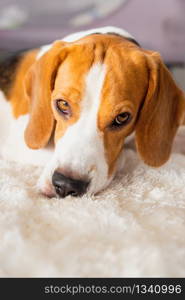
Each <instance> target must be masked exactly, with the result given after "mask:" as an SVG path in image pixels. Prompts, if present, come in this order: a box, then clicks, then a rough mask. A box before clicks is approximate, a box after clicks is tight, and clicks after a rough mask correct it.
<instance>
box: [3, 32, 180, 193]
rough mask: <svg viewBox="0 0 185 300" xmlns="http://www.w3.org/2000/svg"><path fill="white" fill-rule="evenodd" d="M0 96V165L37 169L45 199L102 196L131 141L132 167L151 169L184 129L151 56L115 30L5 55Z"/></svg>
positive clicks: (169, 82)
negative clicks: (135, 156) (136, 159)
mask: <svg viewBox="0 0 185 300" xmlns="http://www.w3.org/2000/svg"><path fill="white" fill-rule="evenodd" d="M0 89H1V90H2V92H3V94H4V96H5V97H6V99H7V100H8V101H7V100H6V101H5V100H3V99H2V97H1V100H0V108H1V109H0V122H1V124H0V128H1V129H0V131H1V132H0V136H1V137H0V139H1V155H2V156H3V157H4V158H5V159H14V160H16V161H21V162H22V163H26V164H27V163H32V164H35V165H42V166H43V173H42V175H41V177H40V179H39V181H38V187H39V190H40V191H41V192H42V193H43V194H45V195H46V196H48V197H53V196H59V197H66V196H67V195H72V196H81V195H83V194H85V193H87V192H88V193H91V194H94V193H97V192H99V191H101V190H102V189H104V188H106V187H107V186H108V184H109V183H110V182H111V180H112V179H113V177H114V176H115V174H116V172H117V170H118V169H120V168H123V166H124V150H123V145H124V141H125V140H126V138H127V137H128V136H130V135H131V134H132V133H135V142H136V147H137V151H138V153H139V155H140V157H141V159H142V160H143V161H144V162H145V163H146V164H148V165H150V166H153V167H159V166H161V165H162V164H164V163H165V162H166V161H167V160H168V158H169V156H170V152H171V147H172V143H173V139H174V136H175V134H176V131H177V129H178V127H179V125H182V124H183V123H184V117H185V97H184V94H183V92H182V91H181V90H180V89H179V88H178V87H177V85H176V83H175V82H174V80H173V78H172V76H171V74H170V72H169V71H168V69H167V68H166V67H165V65H164V63H163V62H162V59H161V57H160V55H159V54H158V53H157V52H153V51H149V50H145V49H143V48H142V47H140V45H139V44H138V43H137V42H136V41H135V39H134V38H133V37H132V36H131V35H130V34H129V33H128V32H126V31H124V30H122V29H120V28H115V27H104V28H98V29H93V30H89V31H85V32H79V33H76V34H72V35H70V36H68V37H65V38H64V39H63V40H57V41H55V42H54V43H53V44H51V45H47V46H44V47H41V48H39V49H33V50H29V51H23V52H22V53H18V54H14V55H8V57H6V58H4V59H3V60H2V61H1V63H0Z"/></svg>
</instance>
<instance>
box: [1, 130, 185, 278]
mask: <svg viewBox="0 0 185 300" xmlns="http://www.w3.org/2000/svg"><path fill="white" fill-rule="evenodd" d="M178 139H179V141H180V145H182V144H184V145H185V143H184V141H185V134H184V136H183V132H182V133H181V135H180V136H179V138H178ZM178 139H177V141H178ZM179 141H178V142H179ZM177 144H178V143H177ZM177 148H178V147H177ZM180 148H181V147H180ZM180 148H178V149H177V152H182V149H180ZM184 148H185V146H184ZM179 149H180V150H179ZM177 152H175V150H174V152H173V154H172V156H171V159H170V161H169V162H168V163H167V164H166V165H164V166H163V167H161V168H158V169H154V168H150V167H148V166H146V165H144V164H143V163H142V162H141V161H140V160H139V158H138V156H137V154H136V152H135V151H134V150H132V149H127V150H126V151H125V155H126V157H127V159H126V162H127V163H126V166H125V169H124V171H123V173H122V174H121V173H120V174H118V176H117V177H116V178H115V180H114V181H113V182H112V184H111V185H110V186H109V188H108V189H106V190H105V191H103V192H101V193H100V194H99V195H97V196H94V197H91V198H90V197H87V196H84V197H82V198H72V197H70V196H69V197H67V198H65V199H62V200H59V199H46V198H45V197H43V196H41V195H38V194H37V192H36V191H35V188H34V186H35V184H36V180H37V178H38V176H39V174H40V172H41V169H40V168H35V167H32V166H26V167H25V166H23V165H20V164H17V163H13V162H6V161H3V160H0V174H1V175H0V276H8V277H9V276H15V277H20V276H23V277H32V276H34V277H38V276H44V277H45V276H51V277H53V276H61V277H72V276H74V277H82V276H84V277H90V276H93V277H115V276H120V277H132V276H136V277H140V276H142V277H143V276H164V277H167V276H168V277H172V276H173V277H177V276H181V277H183V276H185V156H184V155H183V154H182V153H177Z"/></svg>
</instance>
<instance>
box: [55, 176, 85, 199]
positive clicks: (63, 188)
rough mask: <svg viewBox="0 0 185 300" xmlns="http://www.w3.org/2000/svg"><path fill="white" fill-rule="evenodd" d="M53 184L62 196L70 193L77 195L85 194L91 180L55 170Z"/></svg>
mask: <svg viewBox="0 0 185 300" xmlns="http://www.w3.org/2000/svg"><path fill="white" fill-rule="evenodd" d="M52 184H53V186H54V188H55V191H56V193H57V194H58V195H59V196H60V197H62V198H64V197H66V196H68V195H72V196H75V197H76V196H81V195H83V194H85V192H86V191H87V187H88V184H89V182H87V181H82V180H76V179H72V178H69V177H66V176H64V175H63V174H61V173H59V172H54V174H53V176H52Z"/></svg>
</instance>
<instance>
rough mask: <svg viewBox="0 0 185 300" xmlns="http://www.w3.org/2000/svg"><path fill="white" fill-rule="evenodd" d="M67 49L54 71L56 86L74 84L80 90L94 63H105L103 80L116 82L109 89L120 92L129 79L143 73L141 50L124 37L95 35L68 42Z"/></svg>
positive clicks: (131, 79)
mask: <svg viewBox="0 0 185 300" xmlns="http://www.w3.org/2000/svg"><path fill="white" fill-rule="evenodd" d="M67 51H68V55H67V56H66V59H65V61H64V62H63V63H62V64H61V66H60V67H59V70H58V73H57V78H56V87H58V88H59V87H62V88H63V89H65V88H67V87H69V88H70V87H71V86H76V87H78V89H79V90H80V91H81V90H82V86H83V85H84V84H85V79H86V76H87V74H88V73H89V71H90V69H91V68H92V66H93V65H95V64H97V63H99V64H104V65H105V66H106V82H107V81H111V82H112V83H113V82H114V83H115V84H114V85H113V86H112V87H111V90H112V92H113V89H114V90H115V92H119V91H120V89H122V88H123V87H124V86H125V85H127V91H128V89H129V86H131V82H132V81H134V80H136V78H137V77H141V76H140V74H142V73H145V70H144V69H145V68H144V63H143V55H142V50H140V48H139V47H137V46H136V45H135V44H133V43H132V42H130V41H129V40H127V39H124V38H123V37H119V36H114V35H106V34H105V35H99V34H94V35H90V36H86V37H83V38H82V39H80V40H78V41H76V42H72V43H69V44H68V45H67ZM138 75H139V76H138ZM144 75H145V74H144ZM143 77H144V76H143ZM61 83H62V84H61ZM92 85H93V82H92ZM107 87H108V86H107ZM131 89H132V90H133V85H132V88H131Z"/></svg>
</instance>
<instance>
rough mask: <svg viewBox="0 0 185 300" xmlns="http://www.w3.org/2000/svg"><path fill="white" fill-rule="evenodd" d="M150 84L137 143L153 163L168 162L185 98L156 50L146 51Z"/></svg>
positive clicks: (144, 155) (146, 157) (148, 160)
mask: <svg viewBox="0 0 185 300" xmlns="http://www.w3.org/2000/svg"><path fill="white" fill-rule="evenodd" d="M145 55H146V57H147V61H148V68H149V87H148V92H147V95H146V98H145V100H144V103H143V104H142V107H141V110H140V114H139V118H138V121H137V125H136V145H137V149H138V152H139V154H140V155H141V158H142V159H143V160H144V162H145V163H147V164H148V165H150V166H153V167H158V166H161V165H162V164H164V163H165V162H166V161H167V160H168V158H169V155H170V152H171V147H172V142H173V139H174V136H175V133H176V131H177V129H178V126H179V125H180V124H182V123H183V120H184V115H185V97H184V95H183V92H182V91H181V90H180V89H179V88H178V87H177V85H176V84H175V82H174V80H173V78H172V76H171V74H170V72H169V71H168V69H167V68H166V67H165V65H164V63H163V62H162V60H161V57H160V55H159V54H158V53H156V52H151V51H146V53H145Z"/></svg>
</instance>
